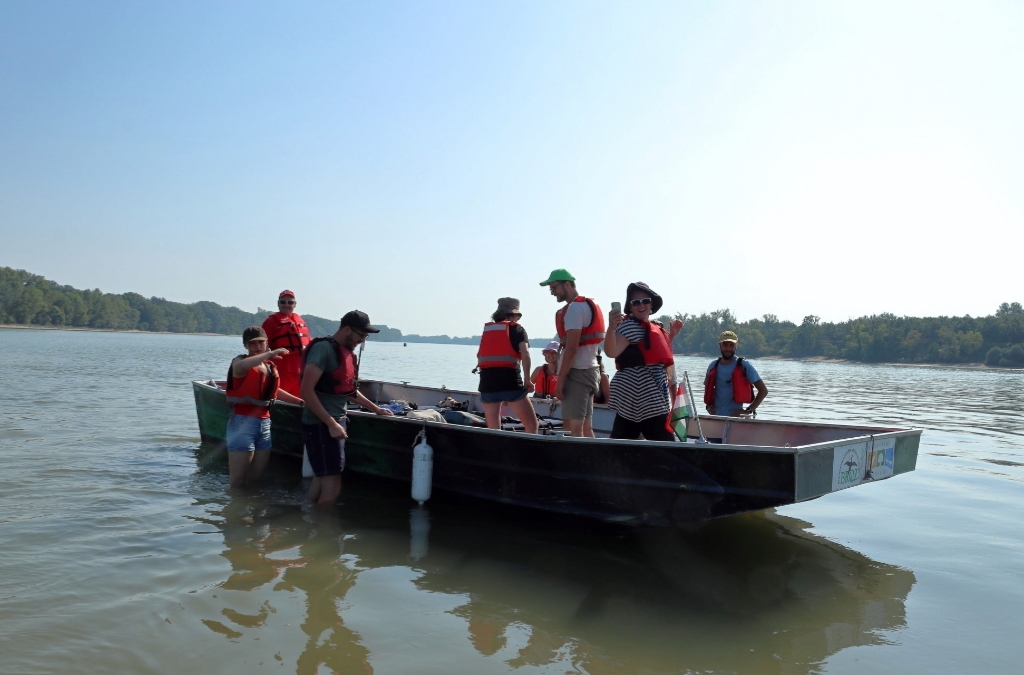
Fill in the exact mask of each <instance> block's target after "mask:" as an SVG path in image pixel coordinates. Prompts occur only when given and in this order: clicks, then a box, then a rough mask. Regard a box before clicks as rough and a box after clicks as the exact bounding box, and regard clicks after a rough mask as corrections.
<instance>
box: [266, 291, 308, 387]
mask: <svg viewBox="0 0 1024 675" xmlns="http://www.w3.org/2000/svg"><path fill="white" fill-rule="evenodd" d="M295 307H296V304H295V293H293V292H292V291H289V290H284V291H281V295H279V296H278V297H277V311H276V312H274V313H273V314H271V315H270V316H268V317H267V318H266V319H264V320H263V330H265V331H266V332H267V339H268V340H269V347H270V349H272V350H273V349H287V350H288V353H287V354H286V355H285V356H282V357H281V358H280V359H279V363H278V364H277V369H278V371H279V372H280V373H281V389H284V390H285V391H286V392H288V393H289V394H294V395H295V396H298V395H299V386H300V385H301V383H302V350H303V349H304V348H305V347H306V345H308V344H309V327H308V326H307V325H306V322H305V320H304V319H303V318H302V317H301V316H299V315H298V314H296V313H295Z"/></svg>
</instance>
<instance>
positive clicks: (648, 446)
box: [192, 380, 921, 527]
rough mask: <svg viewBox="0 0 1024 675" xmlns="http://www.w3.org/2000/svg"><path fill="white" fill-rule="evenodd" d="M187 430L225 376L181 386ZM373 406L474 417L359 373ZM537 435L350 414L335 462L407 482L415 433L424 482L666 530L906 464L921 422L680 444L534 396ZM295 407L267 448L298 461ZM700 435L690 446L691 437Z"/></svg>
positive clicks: (274, 416) (904, 468) (220, 409)
mask: <svg viewBox="0 0 1024 675" xmlns="http://www.w3.org/2000/svg"><path fill="white" fill-rule="evenodd" d="M192 387H193V391H194V393H195V401H196V413H197V415H198V419H199V431H200V435H201V437H202V439H203V440H204V441H206V442H213V443H222V442H223V441H224V439H225V437H226V432H227V419H228V412H229V408H228V404H227V401H226V400H225V391H224V383H223V382H217V381H213V380H206V381H200V380H196V381H194V382H193V383H192ZM359 388H360V391H361V392H362V393H363V394H364V395H366V397H367V398H369V399H370V400H372V401H374V402H376V403H379V404H384V403H390V402H392V401H403V402H405V403H406V404H408V405H410V406H413V407H415V408H417V409H419V410H429V409H438V408H439V403H440V402H441V401H443V400H446V399H453V400H455V401H457V402H458V403H459V404H461V406H460V407H463V408H464V409H465V410H467V411H468V412H470V413H477V414H482V410H483V407H482V405H481V402H480V394H479V393H477V392H468V391H453V390H449V389H446V388H443V387H442V388H431V387H422V386H415V385H408V384H399V383H394V382H379V381H368V380H362V381H360V383H359ZM534 407H535V408H536V410H537V413H538V415H539V416H541V419H542V420H543V421H545V422H546V423H545V424H543V425H542V426H543V427H548V428H547V429H543V431H544V433H542V434H526V433H522V432H520V431H516V430H513V429H514V427H510V428H509V429H487V428H481V427H479V426H473V425H469V424H452V423H446V422H433V421H425V420H422V419H411V418H409V417H405V416H402V415H398V416H395V417H383V416H377V415H374V414H373V413H371V412H367V411H362V410H359V409H351V410H350V411H349V440H348V442H347V443H346V446H345V453H346V471H355V472H358V473H363V474H370V475H373V476H378V477H382V478H389V479H394V480H399V481H406V482H409V481H410V480H411V475H412V454H413V445H414V444H415V442H416V437H417V435H418V434H419V433H420V432H421V431H424V432H425V433H426V438H427V442H428V443H429V444H430V445H431V446H432V447H433V449H434V460H433V462H434V466H433V488H434V490H436V491H439V492H440V493H444V492H454V493H459V494H462V495H468V496H471V497H477V498H480V499H486V500H491V501H495V502H501V503H505V504H510V505H515V506H521V507H528V508H533V509H541V510H546V511H552V512H558V513H563V514H570V515H575V516H582V517H586V518H591V519H596V520H600V521H605V522H613V523H623V524H629V525H644V526H662V527H664V526H675V525H681V524H685V523H692V522H699V521H703V520H708V519H710V518H719V517H723V516H731V515H735V514H738V513H744V512H749V511H759V510H762V509H767V508H771V507H776V506H783V505H786V504H793V503H797V502H803V501H808V500H810V499H815V498H817V497H820V496H822V495H825V494H828V493H830V492H837V491H839V490H843V489H847V488H850V487H855V486H859V485H863V484H865V483H871V482H875V481H879V480H884V479H886V478H890V477H892V476H895V475H897V474H901V473H907V472H909V471H913V470H914V468H915V466H916V464H917V452H918V447H919V445H920V439H921V430H920V429H915V428H910V429H898V428H891V427H869V426H857V425H834V424H832V425H830V424H812V423H799V422H782V421H773V420H764V419H745V418H735V417H718V416H713V415H702V416H700V418H699V429H698V421H697V419H693V418H691V419H690V420H688V422H687V436H688V439H687V442H685V443H684V442H675V443H665V442H651V441H643V440H639V441H627V440H613V439H610V438H607V435H608V433H609V431H610V429H611V425H612V421H613V419H614V416H615V413H614V412H613V411H611V410H610V409H608V408H607V407H606V406H595V413H594V429H595V432H596V433H597V435H598V436H599V437H598V438H577V437H570V436H566V435H564V434H563V433H562V432H561V430H560V428H559V427H560V425H559V424H558V421H559V420H560V417H559V405H558V402H557V401H552V400H535V401H534ZM300 417H301V408H299V407H298V406H294V405H291V404H287V403H278V404H277V405H275V406H274V407H273V408H272V410H271V422H272V434H273V444H274V449H275V450H277V451H279V452H282V453H285V454H289V455H294V456H296V457H301V455H302V439H301V426H300ZM704 440H706V441H708V442H701V441H704Z"/></svg>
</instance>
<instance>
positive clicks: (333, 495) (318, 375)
mask: <svg viewBox="0 0 1024 675" xmlns="http://www.w3.org/2000/svg"><path fill="white" fill-rule="evenodd" d="M379 332H380V330H378V329H377V328H374V327H373V326H371V325H370V317H368V316H367V315H366V314H365V313H364V312H360V311H359V310H353V311H351V312H349V313H348V314H346V315H345V316H343V317H342V319H341V326H340V327H339V328H338V330H337V331H335V332H334V335H331V336H329V337H318V338H316V339H314V340H313V341H312V342H310V343H309V346H308V347H307V348H306V351H305V352H304V354H303V362H304V366H303V369H302V387H301V391H302V392H304V393H305V394H306V396H305V398H304V399H303V400H304V401H305V402H306V407H305V408H304V409H303V410H302V438H303V440H304V441H305V442H306V454H307V455H308V457H309V464H310V466H312V467H313V475H314V478H313V482H312V483H311V484H310V486H309V494H308V495H307V496H308V497H309V500H310V501H311V502H315V503H316V505H317V506H321V507H326V506H331V505H332V504H334V502H335V500H336V499H337V498H338V495H339V494H340V493H341V472H342V471H344V469H345V439H347V438H348V402H349V399H354V400H355V402H356V403H358V404H359V405H361V406H363V407H364V408H366V409H368V410H372V411H373V412H374V413H376V414H378V415H391V414H392V413H391V411H390V410H386V409H384V408H381V407H380V406H378V405H377V404H375V403H374V402H373V401H371V400H369V399H368V398H366V397H365V396H363V394H362V393H360V392H359V390H358V389H357V384H358V378H359V364H358V362H357V361H356V355H355V351H354V350H355V348H356V347H358V346H359V345H360V344H361V343H362V342H363V341H364V340H365V339H366V336H367V335H369V334H370V333H379Z"/></svg>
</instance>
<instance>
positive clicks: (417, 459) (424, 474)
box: [412, 431, 434, 506]
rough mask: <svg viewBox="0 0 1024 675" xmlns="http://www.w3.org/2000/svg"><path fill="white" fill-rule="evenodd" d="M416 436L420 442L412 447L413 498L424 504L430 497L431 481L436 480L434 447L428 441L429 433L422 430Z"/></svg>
mask: <svg viewBox="0 0 1024 675" xmlns="http://www.w3.org/2000/svg"><path fill="white" fill-rule="evenodd" d="M416 438H417V439H418V440H419V443H417V444H416V445H414V446H413V448H412V498H413V499H415V500H416V501H417V502H419V503H420V506H422V505H423V502H425V501H427V500H428V499H430V488H431V483H433V481H434V449H433V448H432V447H430V445H429V444H428V443H427V434H426V432H425V431H421V432H420V433H419V435H418V436H416Z"/></svg>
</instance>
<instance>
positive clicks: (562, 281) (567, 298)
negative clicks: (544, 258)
mask: <svg viewBox="0 0 1024 675" xmlns="http://www.w3.org/2000/svg"><path fill="white" fill-rule="evenodd" d="M540 285H541V286H547V287H548V288H549V289H550V290H551V295H553V296H555V299H556V300H558V301H559V302H564V303H565V306H564V307H562V308H561V309H559V310H558V311H557V312H555V329H556V330H557V332H558V339H559V342H560V343H561V358H560V361H559V365H558V382H557V384H556V385H555V398H558V399H560V400H561V401H562V424H563V427H564V428H565V429H567V430H568V431H569V433H570V434H572V435H573V436H590V437H591V438H593V437H594V428H593V418H594V394H596V393H597V391H598V389H599V388H600V386H601V369H600V365H599V364H598V362H597V350H598V348H599V347H600V346H601V344H602V343H603V342H604V314H603V313H602V312H601V308H600V307H598V306H597V303H596V302H594V300H593V299H592V298H587V297H584V296H582V295H580V294H579V293H578V292H577V291H576V277H574V276H573V275H571V274H569V272H568V271H566V270H564V269H557V270H553V271H552V272H551V274H550V275H548V278H547V279H546V280H545V281H542V282H540Z"/></svg>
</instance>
